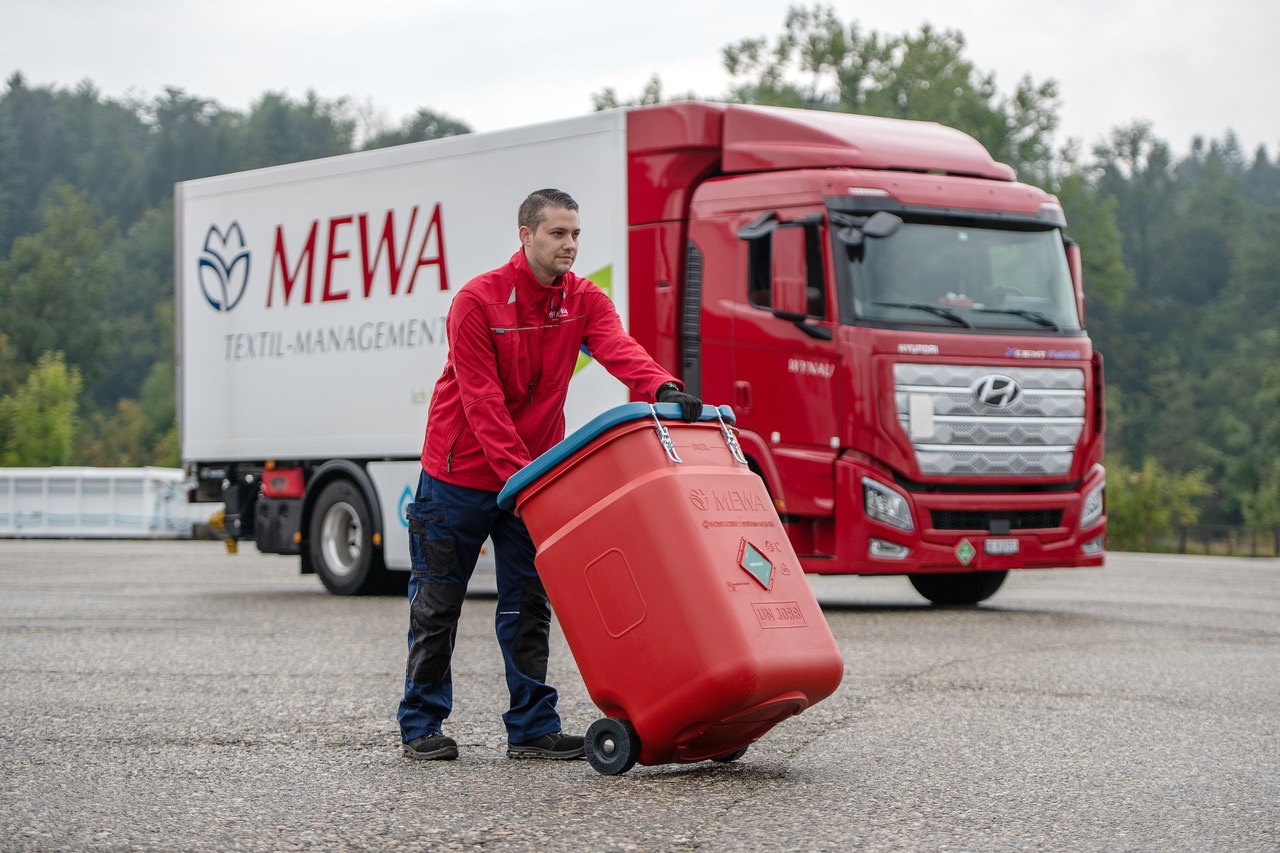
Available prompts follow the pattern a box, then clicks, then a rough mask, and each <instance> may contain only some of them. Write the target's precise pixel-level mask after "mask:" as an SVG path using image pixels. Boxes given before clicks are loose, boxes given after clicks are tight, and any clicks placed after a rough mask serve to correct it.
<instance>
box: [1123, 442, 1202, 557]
mask: <svg viewBox="0 0 1280 853" xmlns="http://www.w3.org/2000/svg"><path fill="white" fill-rule="evenodd" d="M1105 464H1106V468H1107V546H1108V547H1109V548H1110V549H1112V550H1115V551H1149V550H1151V549H1152V546H1153V545H1154V544H1155V543H1156V542H1157V541H1159V540H1160V539H1162V538H1165V537H1167V536H1169V535H1170V534H1172V533H1173V532H1174V529H1175V527H1176V526H1177V525H1186V524H1195V523H1196V521H1197V520H1198V519H1199V510H1198V509H1197V508H1196V506H1195V501H1196V500H1198V499H1199V498H1202V497H1204V496H1205V495H1206V494H1208V493H1209V486H1208V484H1207V483H1206V482H1205V477H1204V474H1203V473H1201V472H1199V471H1194V472H1191V473H1189V474H1181V475H1179V474H1173V473H1171V472H1169V471H1166V470H1165V469H1164V468H1163V467H1162V466H1161V465H1160V463H1159V462H1157V461H1156V460H1155V458H1154V457H1147V458H1146V460H1144V461H1143V463H1142V467H1141V468H1138V469H1133V468H1130V467H1129V466H1128V465H1126V464H1125V463H1124V462H1122V461H1120V460H1119V459H1118V458H1115V457H1108V458H1107V460H1106V463H1105Z"/></svg>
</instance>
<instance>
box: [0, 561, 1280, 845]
mask: <svg viewBox="0 0 1280 853" xmlns="http://www.w3.org/2000/svg"><path fill="white" fill-rule="evenodd" d="M296 572H297V570H296V564H295V562H294V560H292V559H289V558H284V557H270V556H263V555H260V554H256V553H253V552H252V551H251V550H242V551H241V553H240V554H238V555H236V556H228V555H227V554H226V553H225V552H224V551H223V549H222V546H221V545H220V544H218V543H214V542H172V541H169V542H128V541H39V540H2V541H0V850H4V851H23V850H192V851H196V850H273V851H274V850H397V851H413V850H432V851H452V850H483V851H486V853H487V851H524V850H539V851H549V852H550V853H553V852H554V851H631V850H637V851H739V850H743V851H757V850H758V851H773V850H777V851H791V850H806V851H808V850H832V851H851V850H929V851H934V850H937V851H942V850H975V851H976V850H981V851H989V850H990V851H998V850H1107V851H1112V850H1160V851H1166V850H1186V851H1219V850H1220V851H1246V850H1258V851H1276V850H1280V561H1278V560H1275V559H1255V560H1250V559H1245V558H1240V559H1233V558H1205V557H1187V556H1157V555H1135V554H1113V555H1110V556H1109V558H1108V565H1107V566H1106V567H1105V568H1103V569H1080V570H1053V571H1041V572H1024V573H1015V574H1014V575H1012V576H1011V577H1010V579H1009V581H1008V582H1007V583H1006V584H1005V586H1004V588H1003V589H1002V590H1001V591H1000V592H999V593H997V595H996V596H995V597H994V598H993V599H991V600H990V601H989V602H988V603H987V604H985V605H983V606H981V607H979V608H974V609H937V608H932V607H930V606H928V605H927V604H926V603H925V602H924V601H923V599H921V598H919V596H917V595H916V594H915V592H914V591H913V590H912V589H911V588H910V586H909V585H908V584H907V582H906V580H905V579H903V578H814V579H812V584H813V587H814V589H815V591H816V592H817V594H818V597H819V600H820V601H821V602H822V603H823V610H824V612H825V614H826V616H827V619H828V621H829V623H830V625H831V628H832V631H833V633H834V634H835V636H836V638H837V641H838V643H839V645H840V648H841V650H842V652H843V655H844V659H845V676H844V681H843V683H842V685H841V686H840V688H839V690H838V691H837V692H836V693H835V695H833V696H832V697H831V698H829V699H827V700H825V701H823V702H821V703H819V704H817V705H815V706H813V707H811V708H809V709H808V710H806V711H805V712H804V713H803V714H801V715H799V716H798V717H794V718H792V719H790V720H788V721H786V722H784V723H782V724H781V725H779V726H778V727H777V728H775V729H774V730H773V731H771V732H769V733H768V734H767V735H765V736H764V737H763V738H762V739H761V740H760V741H759V742H757V743H756V744H754V745H752V746H751V748H750V750H749V751H748V752H747V754H746V756H745V757H743V758H742V759H741V760H740V761H737V762H735V763H731V764H720V763H713V762H704V763H699V764H692V765H663V766H656V767H645V766H637V767H636V768H635V769H633V770H631V771H630V772H629V773H627V774H625V775H622V776H614V777H607V776H601V775H599V774H597V773H596V772H595V771H594V770H592V769H591V767H590V765H589V764H587V763H586V762H584V761H574V762H541V761H512V760H509V759H507V758H506V757H505V736H504V734H503V729H502V724H501V720H500V718H499V714H500V712H501V710H502V709H503V707H504V706H505V689H504V686H503V679H502V675H501V658H500V656H499V653H498V649H497V644H496V641H495V640H494V638H493V628H492V623H493V610H494V600H493V598H492V597H491V596H487V595H484V594H479V595H474V596H472V597H470V598H469V599H468V600H467V603H466V605H465V607H464V612H463V618H462V622H461V625H460V631H459V639H458V650H457V654H456V657H455V661H454V671H455V683H456V690H457V697H456V705H455V710H454V714H453V717H452V718H451V719H450V721H449V725H448V727H447V731H448V733H449V734H451V735H452V736H453V737H454V738H456V739H457V740H458V742H459V745H460V748H461V757H460V758H459V759H458V760H457V761H453V762H414V761H410V760H408V759H406V758H404V757H402V755H401V753H400V750H399V734H398V730H397V727H396V723H395V707H396V703H397V701H398V700H399V695H400V691H401V688H402V685H403V680H402V679H403V672H404V654H405V631H406V627H407V624H406V620H407V604H406V603H405V602H404V601H402V600H401V599H400V598H398V597H373V598H338V597H335V596H332V595H329V594H328V593H326V592H325V591H324V590H323V588H322V587H321V585H320V583H319V581H318V580H317V579H316V578H315V577H308V576H300V575H298V574H297V573H296ZM550 677H551V680H552V682H553V683H555V684H556V685H557V686H558V687H559V689H560V695H561V700H560V709H561V712H562V715H563V717H564V720H565V724H566V729H568V730H570V731H576V732H579V733H581V732H582V731H584V730H585V729H586V727H587V726H588V725H589V724H590V723H591V722H593V721H594V720H595V719H596V718H597V717H598V716H600V715H599V713H598V711H597V710H596V709H595V707H594V705H593V704H592V703H591V701H590V699H589V697H588V696H587V693H586V690H585V688H584V686H583V684H582V681H581V678H580V677H579V675H578V671H577V669H576V667H575V665H574V662H573V658H572V656H571V654H570V653H569V651H568V648H567V646H566V645H565V643H564V640H563V637H562V635H561V634H560V632H559V629H558V626H557V628H556V630H555V632H554V633H553V649H552V665H551V676H550Z"/></svg>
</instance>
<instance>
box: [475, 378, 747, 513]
mask: <svg viewBox="0 0 1280 853" xmlns="http://www.w3.org/2000/svg"><path fill="white" fill-rule="evenodd" d="M655 411H656V412H657V413H658V417H659V418H661V419H662V420H668V421H678V420H680V406H679V405H678V404H676V403H656V404H654V405H652V406H650V405H649V404H648V403H624V404H622V405H621V406H615V407H614V408H612V409H609V410H608V411H605V412H601V413H600V414H599V415H596V416H595V417H594V418H592V419H591V420H590V421H589V422H587V423H586V424H584V425H582V426H581V427H580V428H578V429H577V430H574V432H573V433H572V434H571V435H567V436H565V437H564V439H562V440H561V441H560V443H558V444H557V445H556V446H555V447H552V448H551V449H550V450H548V451H547V452H546V453H544V454H542V455H541V456H539V457H538V458H537V459H535V460H533V461H532V462H530V463H529V464H528V465H526V466H524V467H523V468H521V469H520V470H519V471H517V472H516V473H515V475H514V476H513V477H512V478H511V479H510V480H508V481H507V484H506V485H505V486H503V487H502V491H501V492H499V493H498V506H500V507H502V508H503V509H511V508H512V507H514V506H515V505H516V498H517V497H518V496H519V494H520V491H521V490H522V489H524V488H525V487H527V486H531V485H533V483H534V482H535V481H536V480H537V479H538V478H539V477H541V476H542V475H543V474H546V473H547V472H548V471H550V470H551V469H553V468H555V467H556V466H557V465H559V464H560V463H561V462H564V461H565V460H566V459H568V458H569V457H570V456H572V455H573V454H575V453H577V452H578V451H579V450H581V449H582V448H584V447H586V446H587V445H588V444H590V443H591V442H592V441H594V440H595V439H596V438H598V437H599V436H600V435H602V434H603V433H605V432H608V431H609V430H611V429H613V428H614V427H617V426H621V425H622V424H626V423H631V422H632V421H638V420H641V419H643V418H649V419H652V418H653V414H654V412H655ZM721 419H723V420H724V422H725V423H727V424H732V423H735V419H734V416H733V409H731V408H729V407H728V406H720V407H719V408H717V407H716V406H703V407H702V414H701V415H700V416H699V417H698V420H699V421H715V420H721Z"/></svg>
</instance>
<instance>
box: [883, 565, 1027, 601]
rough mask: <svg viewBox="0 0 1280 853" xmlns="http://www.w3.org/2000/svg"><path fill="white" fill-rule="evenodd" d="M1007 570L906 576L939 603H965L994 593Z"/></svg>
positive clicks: (917, 589)
mask: <svg viewBox="0 0 1280 853" xmlns="http://www.w3.org/2000/svg"><path fill="white" fill-rule="evenodd" d="M1008 574H1009V573H1008V572H955V573H954V574H940V575H907V579H908V580H910V581H911V585H912V586H914V587H915V588H916V592H918V593H920V594H921V595H923V596H924V597H925V598H927V599H929V600H930V601H932V602H933V603H934V604H940V605H943V606H951V607H955V606H966V605H973V604H977V603H978V602H979V601H986V600H987V599H988V598H990V597H991V596H993V595H995V594H996V590H998V589H999V588H1000V584H1002V583H1004V579H1005V577H1006V576H1007V575H1008Z"/></svg>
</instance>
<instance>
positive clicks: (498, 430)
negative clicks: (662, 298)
mask: <svg viewBox="0 0 1280 853" xmlns="http://www.w3.org/2000/svg"><path fill="white" fill-rule="evenodd" d="M446 329H447V331H448V335H449V355H448V358H447V359H446V360H445V365H444V373H443V374H441V376H440V379H439V380H438V381H437V382H436V387H435V391H434V392H433V393H432V395H431V407H430V409H429V411H428V413H427V435H426V441H425V442H424V443H423V448H422V468H423V470H424V471H426V472H427V473H428V474H430V475H431V476H433V477H435V478H436V479H438V480H443V481H445V482H446V483H453V484H454V485H458V486H466V487H469V488H473V489H485V490H487V491H493V492H496V491H500V490H501V489H502V487H503V486H504V485H505V484H506V482H507V480H508V479H509V478H510V477H511V475H513V474H515V473H516V472H517V471H519V470H520V469H521V468H523V467H524V466H525V465H527V464H529V462H531V461H533V459H534V458H535V457H537V456H539V455H541V454H542V453H544V452H546V451H547V450H549V449H550V448H551V447H552V445H554V444H555V443H556V442H558V441H560V439H562V438H564V431H565V426H564V404H565V397H566V395H567V394H568V391H569V379H570V378H571V377H572V376H573V368H574V365H575V364H576V363H577V360H578V352H579V347H581V346H585V347H586V349H587V352H589V353H590V354H591V357H592V358H594V359H595V360H596V361H598V362H600V364H601V365H603V366H604V367H605V369H607V370H608V371H609V372H610V373H611V374H613V375H614V376H615V377H617V378H618V379H619V380H621V381H622V382H623V384H625V385H626V386H627V387H628V388H630V389H631V390H632V391H633V392H634V393H635V394H637V395H639V396H641V397H644V398H646V399H649V400H652V399H654V395H655V394H656V393H657V391H658V388H659V386H661V385H662V384H663V383H664V382H672V381H675V380H674V378H673V377H672V376H671V375H670V374H669V373H668V372H667V371H665V370H663V369H662V368H661V367H659V366H658V364H657V362H655V361H654V360H653V359H652V358H651V357H650V356H649V354H648V353H647V352H645V350H644V348H643V347H641V346H640V344H638V343H637V342H636V341H635V339H634V338H632V337H631V336H630V335H628V334H627V332H626V330H625V329H623V328H622V321H621V320H620V319H619V317H618V312H617V310H615V308H614V307H613V302H612V301H610V299H609V297H608V296H607V295H606V294H605V292H604V291H603V290H601V289H600V288H599V287H598V286H596V284H595V283H594V282H591V281H589V280H587V279H585V278H581V277H579V276H577V275H574V274H573V273H571V272H569V273H565V274H564V275H563V276H561V277H560V280H559V281H558V282H557V284H556V285H555V286H552V287H544V286H543V285H542V284H541V283H540V282H539V281H538V280H537V279H536V278H534V276H533V273H532V272H531V271H530V269H529V264H528V262H527V261H526V260H525V257H524V250H523V249H521V250H519V251H517V252H516V253H515V254H514V255H512V256H511V260H510V261H508V262H507V263H506V265H505V266H501V267H499V268H498V269H496V270H492V271H490V272H487V273H484V274H483V275H479V276H476V277H475V278H473V279H472V280H471V281H469V282H467V284H466V285H465V286H464V287H463V288H462V289H461V290H459V291H458V294H457V296H455V297H454V299H453V303H452V304H451V305H450V306H449V316H448V320H447V323H446Z"/></svg>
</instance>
